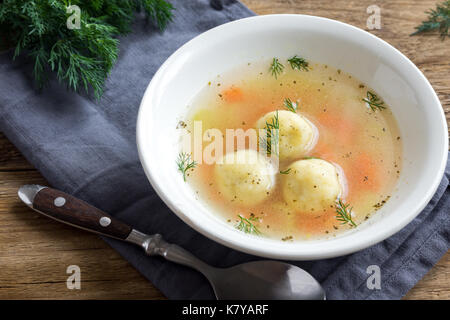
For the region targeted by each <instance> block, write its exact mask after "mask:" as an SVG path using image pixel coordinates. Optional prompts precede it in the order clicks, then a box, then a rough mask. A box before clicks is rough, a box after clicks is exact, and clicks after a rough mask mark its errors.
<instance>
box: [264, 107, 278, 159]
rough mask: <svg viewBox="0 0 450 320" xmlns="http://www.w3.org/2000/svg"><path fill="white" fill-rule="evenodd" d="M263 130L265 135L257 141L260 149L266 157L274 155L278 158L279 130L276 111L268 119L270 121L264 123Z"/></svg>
mask: <svg viewBox="0 0 450 320" xmlns="http://www.w3.org/2000/svg"><path fill="white" fill-rule="evenodd" d="M264 129H265V131H266V134H265V136H262V137H260V139H259V140H260V141H259V147H260V149H265V150H266V154H267V155H271V154H274V155H276V156H278V151H279V150H278V140H279V130H280V122H279V118H278V110H277V111H276V112H275V115H274V116H273V117H272V118H271V119H270V121H266V126H265V128H264Z"/></svg>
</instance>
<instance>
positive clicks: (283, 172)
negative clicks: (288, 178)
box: [280, 168, 291, 174]
mask: <svg viewBox="0 0 450 320" xmlns="http://www.w3.org/2000/svg"><path fill="white" fill-rule="evenodd" d="M289 172H291V168H287V169H286V170H281V171H280V174H289Z"/></svg>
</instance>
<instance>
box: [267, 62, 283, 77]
mask: <svg viewBox="0 0 450 320" xmlns="http://www.w3.org/2000/svg"><path fill="white" fill-rule="evenodd" d="M283 70H284V66H283V65H282V64H281V62H280V61H279V60H278V58H273V60H272V63H271V65H270V68H269V71H270V72H271V73H272V75H273V76H274V77H275V79H277V77H278V76H279V75H280V74H281V73H282V72H283Z"/></svg>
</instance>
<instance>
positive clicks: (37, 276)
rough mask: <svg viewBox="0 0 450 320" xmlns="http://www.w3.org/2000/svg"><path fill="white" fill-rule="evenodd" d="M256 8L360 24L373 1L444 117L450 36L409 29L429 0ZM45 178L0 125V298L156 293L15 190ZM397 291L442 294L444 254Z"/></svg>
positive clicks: (261, 3)
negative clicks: (74, 272) (75, 270)
mask: <svg viewBox="0 0 450 320" xmlns="http://www.w3.org/2000/svg"><path fill="white" fill-rule="evenodd" d="M243 2H244V3H245V4H246V5H247V6H248V7H249V8H251V9H252V10H253V11H254V12H256V13H257V14H270V13H302V14H310V15H316V16H322V17H327V18H332V19H336V20H340V21H343V22H346V23H349V24H352V25H354V26H357V27H359V28H362V29H367V28H366V20H367V17H368V14H367V13H366V8H367V7H368V6H369V5H372V4H376V5H378V6H379V7H380V8H381V24H382V25H381V26H382V28H381V30H374V31H371V32H372V33H374V34H375V35H377V36H379V37H381V38H382V39H384V40H386V41H387V42H389V43H390V44H392V45H394V46H395V47H396V48H398V49H400V51H402V52H403V53H404V54H406V56H408V57H409V58H410V59H411V60H412V61H413V62H414V63H415V64H416V65H417V66H418V67H419V68H420V69H421V70H422V71H423V72H424V74H425V75H426V76H427V78H428V79H429V80H430V82H431V84H432V85H433V87H434V89H435V90H436V92H437V93H438V95H439V98H440V100H441V103H442V105H443V107H444V109H445V113H446V116H447V120H448V121H449V119H450V72H449V71H450V58H449V57H450V39H447V40H446V41H444V42H443V41H440V40H439V39H438V37H437V36H436V35H425V36H416V37H410V36H409V34H410V33H411V32H412V31H413V30H414V26H416V25H418V24H419V23H420V22H421V21H422V20H424V19H425V18H426V15H425V14H424V11H426V10H427V9H429V8H434V6H435V3H436V1H430V0H421V1H411V0H395V1H394V0H390V1H375V0H370V1H349V0H334V1H330V0H326V1H325V0H310V1H306V0H295V1H294V0H243ZM26 183H39V184H43V185H45V184H46V181H45V179H44V178H43V177H42V176H41V175H40V174H39V172H37V171H36V170H35V169H34V168H33V166H32V165H30V164H29V163H28V162H27V161H26V160H25V159H24V158H23V157H22V156H21V154H20V152H19V151H18V150H17V149H16V148H15V147H14V146H13V145H12V144H11V143H10V142H9V141H8V139H7V138H6V137H5V136H4V135H3V134H1V133H0V299H164V296H163V295H162V294H161V293H160V292H159V291H158V289H156V288H155V287H153V286H152V284H151V283H149V282H148V281H147V280H146V279H144V277H142V276H141V275H140V274H139V273H138V272H137V271H136V270H135V269H134V268H132V267H131V266H130V265H129V264H128V262H126V261H125V260H124V259H122V258H121V257H120V256H119V254H118V253H116V252H115V251H113V250H112V249H111V248H110V247H109V246H108V245H107V244H106V243H104V242H103V241H102V240H101V239H99V238H98V237H97V236H96V235H92V234H89V233H87V232H84V231H79V230H76V229H73V228H71V227H68V226H64V225H62V224H60V223H57V222H54V221H52V220H50V219H47V218H44V217H42V216H40V215H38V214H36V213H34V212H32V211H31V210H29V209H28V208H27V207H26V206H25V205H23V204H22V203H21V202H20V201H19V200H18V198H17V189H18V188H19V186H21V185H22V184H26ZM69 265H78V266H79V267H80V268H81V280H82V281H81V290H69V289H67V287H66V279H67V277H68V275H67V274H66V268H67V266H69ZM405 299H450V255H449V253H447V254H446V255H445V256H444V257H443V258H442V259H441V261H440V262H439V263H438V264H436V265H435V266H434V267H433V268H432V269H431V271H430V272H429V273H428V274H427V275H426V276H425V277H424V278H423V279H422V280H421V281H420V282H419V283H418V284H417V285H416V286H415V287H414V288H413V289H412V290H411V291H410V292H409V293H408V294H407V295H406V297H405Z"/></svg>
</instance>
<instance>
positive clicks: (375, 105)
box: [362, 91, 386, 111]
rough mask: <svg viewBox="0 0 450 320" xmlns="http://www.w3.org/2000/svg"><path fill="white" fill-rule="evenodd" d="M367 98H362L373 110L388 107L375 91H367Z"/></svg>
mask: <svg viewBox="0 0 450 320" xmlns="http://www.w3.org/2000/svg"><path fill="white" fill-rule="evenodd" d="M366 96H367V98H364V99H362V101H364V102H366V103H367V105H368V106H369V107H370V109H372V111H376V110H377V109H378V110H380V111H381V110H383V109H386V107H385V106H384V102H383V100H381V99H380V98H379V97H378V96H377V95H376V94H375V93H373V92H370V91H367V94H366Z"/></svg>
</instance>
